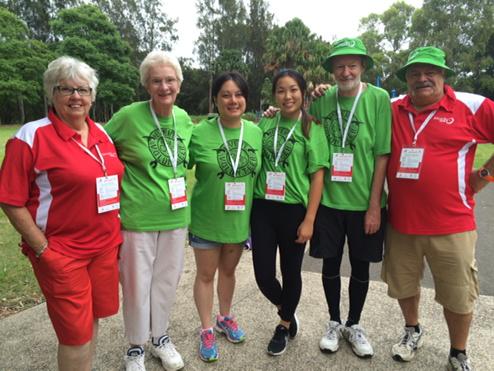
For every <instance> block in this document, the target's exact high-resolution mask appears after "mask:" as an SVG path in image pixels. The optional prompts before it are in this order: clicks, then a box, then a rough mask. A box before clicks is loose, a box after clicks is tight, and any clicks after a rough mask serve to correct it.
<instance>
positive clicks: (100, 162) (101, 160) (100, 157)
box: [70, 138, 108, 176]
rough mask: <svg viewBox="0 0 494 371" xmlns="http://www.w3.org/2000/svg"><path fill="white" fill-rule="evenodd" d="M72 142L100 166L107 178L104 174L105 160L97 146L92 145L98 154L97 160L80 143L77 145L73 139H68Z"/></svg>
mask: <svg viewBox="0 0 494 371" xmlns="http://www.w3.org/2000/svg"><path fill="white" fill-rule="evenodd" d="M70 139H72V140H73V141H74V143H75V144H77V145H78V146H79V147H81V148H82V150H83V151H84V152H86V153H87V154H88V155H89V156H91V157H92V158H93V159H94V160H95V161H96V162H97V163H98V164H100V165H101V168H102V169H103V173H105V176H108V175H107V173H106V165H105V159H104V158H103V155H102V154H101V152H100V150H99V147H98V145H97V144H95V145H94V147H95V148H96V152H98V156H99V159H98V157H96V156H95V155H93V153H92V152H91V151H90V150H89V149H87V148H86V147H84V146H83V145H82V144H81V143H79V142H78V141H77V140H75V139H74V138H70Z"/></svg>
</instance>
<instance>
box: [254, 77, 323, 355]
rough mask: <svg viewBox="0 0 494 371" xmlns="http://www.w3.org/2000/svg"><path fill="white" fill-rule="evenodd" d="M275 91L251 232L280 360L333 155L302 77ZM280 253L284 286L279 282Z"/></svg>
mask: <svg viewBox="0 0 494 371" xmlns="http://www.w3.org/2000/svg"><path fill="white" fill-rule="evenodd" d="M272 91H273V96H274V98H275V100H276V103H277V105H278V107H280V112H279V113H278V114H277V115H276V116H274V117H272V118H263V119H262V120H261V122H260V123H259V127H260V128H261V129H262V130H263V156H262V168H261V171H260V173H259V176H258V178H257V184H256V188H255V191H254V204H253V208H252V214H251V230H252V249H253V262H254V272H255V276H256V281H257V284H258V286H259V288H260V290H261V291H262V293H263V294H264V296H266V298H267V299H268V300H269V301H271V303H273V304H274V305H275V306H276V307H277V309H278V314H279V316H280V322H279V324H278V325H277V326H276V330H275V333H274V336H273V338H272V339H271V341H270V343H269V345H268V349H267V350H268V353H269V354H271V355H280V354H282V353H283V352H284V351H285V349H286V346H287V340H288V337H289V336H290V337H292V338H293V337H294V336H295V335H296V334H297V331H298V320H297V317H296V316H295V310H296V308H297V305H298V302H299V300H300V294H301V291H302V276H301V267H302V260H303V257H304V249H305V244H306V242H307V241H308V240H309V239H310V238H311V236H312V232H313V228H314V219H315V216H316V212H317V209H318V206H319V202H320V199H321V194H322V189H323V177H324V168H327V167H328V166H329V164H328V158H329V153H328V146H327V141H326V137H325V135H324V129H323V127H322V126H321V125H318V124H315V123H314V122H312V117H311V116H309V115H308V114H307V113H306V112H305V110H304V96H305V93H306V82H305V80H304V78H303V76H302V75H301V74H300V73H298V72H296V71H294V70H282V71H280V72H279V73H278V74H277V75H276V76H275V77H274V80H273V86H272ZM278 249H279V254H280V269H281V275H282V279H283V283H282V284H281V283H280V282H279V281H278V279H277V278H276V255H277V251H278Z"/></svg>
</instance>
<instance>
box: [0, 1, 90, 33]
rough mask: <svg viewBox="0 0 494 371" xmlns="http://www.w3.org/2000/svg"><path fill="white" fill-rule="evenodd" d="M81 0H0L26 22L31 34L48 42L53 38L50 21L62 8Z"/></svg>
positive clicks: (71, 5) (77, 3)
mask: <svg viewBox="0 0 494 371" xmlns="http://www.w3.org/2000/svg"><path fill="white" fill-rule="evenodd" d="M81 2H82V1H81V0H64V1H61V0H36V1H33V0H0V5H4V6H5V7H6V8H7V9H9V10H10V11H11V12H12V13H14V14H16V15H17V16H18V17H19V18H21V19H22V20H24V22H26V25H27V27H28V29H29V33H30V36H31V37H32V38H34V39H36V40H40V41H42V42H47V41H51V40H52V37H53V35H52V32H51V27H50V21H51V20H52V19H53V18H54V17H55V15H56V14H57V13H58V11H59V10H61V9H66V8H70V7H73V6H77V5H79V4H81Z"/></svg>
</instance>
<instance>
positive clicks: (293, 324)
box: [288, 313, 299, 339]
mask: <svg viewBox="0 0 494 371" xmlns="http://www.w3.org/2000/svg"><path fill="white" fill-rule="evenodd" d="M298 325H299V323H298V318H297V315H296V314H295V313H293V318H292V320H291V321H290V327H288V333H289V334H290V338H291V339H293V338H294V337H295V336H297V333H298V327H299V326H298Z"/></svg>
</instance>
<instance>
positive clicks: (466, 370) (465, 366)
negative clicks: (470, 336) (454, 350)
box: [456, 354, 472, 371]
mask: <svg viewBox="0 0 494 371" xmlns="http://www.w3.org/2000/svg"><path fill="white" fill-rule="evenodd" d="M456 359H457V361H458V363H459V364H460V367H461V369H462V370H463V371H471V370H472V369H471V367H470V364H469V363H468V358H467V357H466V356H465V355H463V354H458V356H457V357H456Z"/></svg>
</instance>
